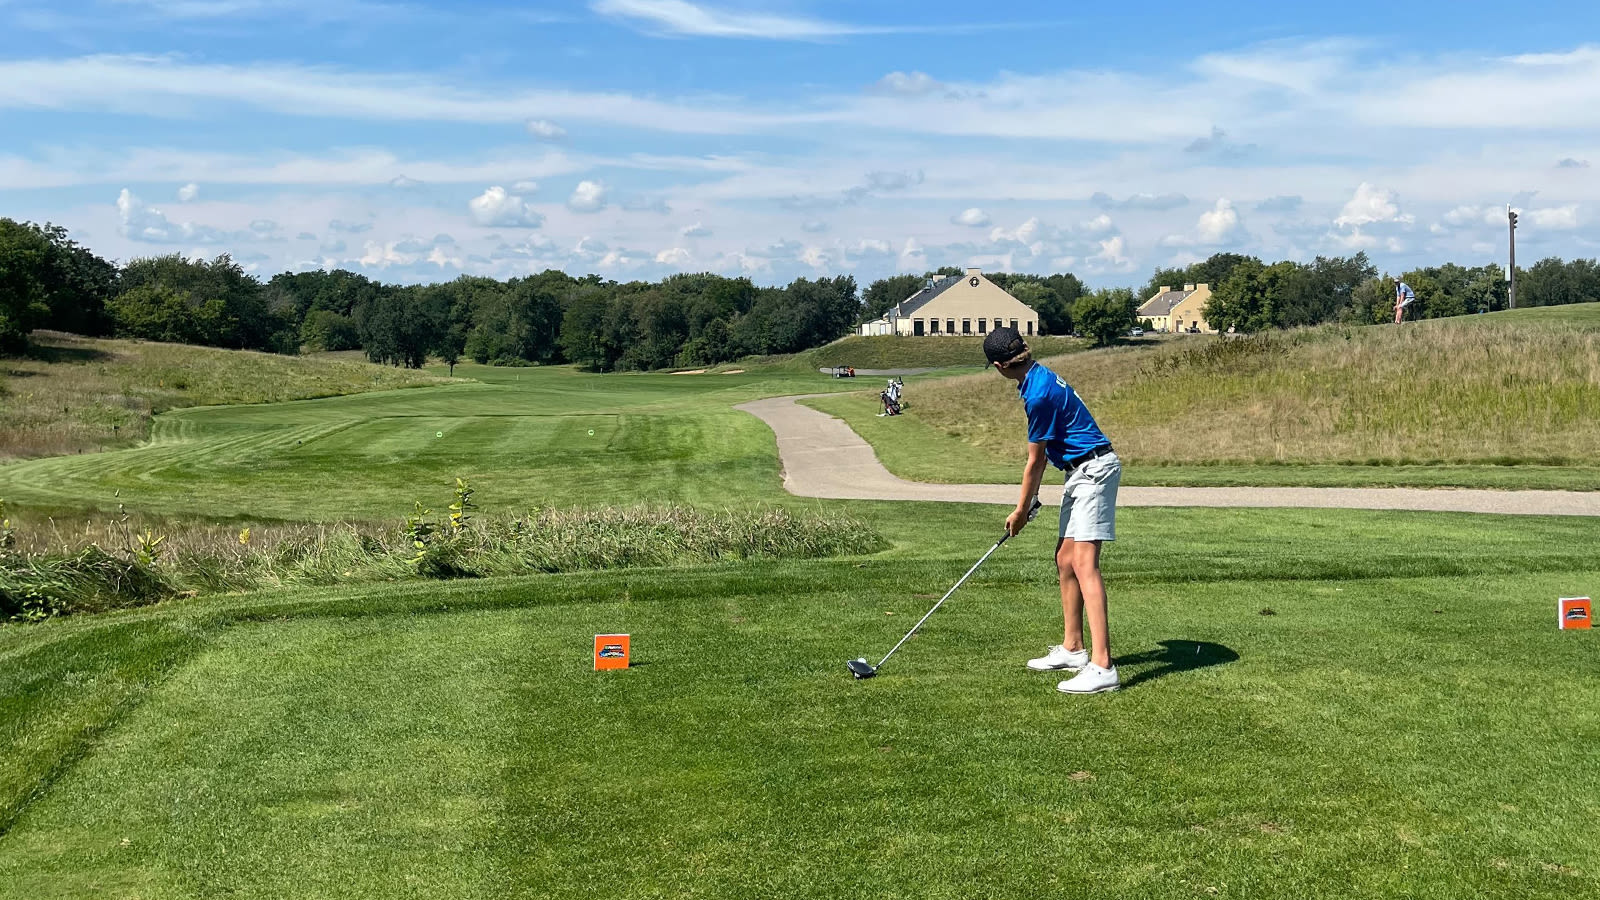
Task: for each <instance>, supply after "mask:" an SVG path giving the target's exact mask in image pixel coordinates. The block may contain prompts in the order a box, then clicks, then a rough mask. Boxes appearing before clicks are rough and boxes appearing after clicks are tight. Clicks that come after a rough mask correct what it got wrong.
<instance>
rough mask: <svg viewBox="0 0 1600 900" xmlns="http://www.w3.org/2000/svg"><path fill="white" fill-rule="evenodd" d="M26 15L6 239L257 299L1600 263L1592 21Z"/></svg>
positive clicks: (1186, 10)
mask: <svg viewBox="0 0 1600 900" xmlns="http://www.w3.org/2000/svg"><path fill="white" fill-rule="evenodd" d="M1298 6H1299V5H1296V4H1282V3H1273V4H1267V3H1260V2H1243V3H1233V4H1230V5H1229V6H1228V7H1227V9H1226V11H1225V12H1219V11H1217V10H1216V9H1215V8H1207V5H1203V4H1192V3H1183V4H1179V3H1167V2H1147V3H1144V4H1140V5H1138V6H1137V7H1129V6H1125V5H1117V4H1095V5H1090V4H1069V3H1008V4H956V3H947V2H937V0H930V2H920V3H887V2H853V3H846V2H822V0H791V2H754V0H718V2H716V3H701V2H698V0H589V2H562V3H544V4H514V3H481V2H476V0H468V2H461V3H451V4H444V3H422V2H415V3H391V2H384V0H78V2H62V0H49V2H46V0H0V215H7V216H11V217H14V218H22V219H31V220H35V221H52V222H56V223H59V224H62V225H65V226H67V227H68V228H69V229H71V231H72V232H73V234H74V236H75V237H78V238H79V239H80V240H82V241H84V242H85V243H87V244H88V245H89V246H91V247H92V248H94V249H95V250H96V251H98V252H100V253H102V254H104V255H107V256H111V257H114V258H117V259H121V260H126V259H129V258H133V257H137V256H146V255H152V254H157V253H170V252H180V253H184V254H186V255H204V256H211V255H215V254H217V253H221V252H228V253H232V254H233V255H234V257H235V258H236V259H239V260H240V261H241V262H243V263H245V264H246V265H247V266H249V267H251V268H252V270H253V271H255V272H257V273H258V274H261V275H263V276H269V275H271V274H273V273H276V272H280V271H285V270H301V269H307V268H316V267H326V268H333V267H344V268H350V269H354V270H357V271H362V272H365V273H367V274H369V275H371V276H373V277H377V278H381V279H384V280H388V281H426V280H441V279H449V278H454V277H456V276H457V275H460V274H462V273H464V272H465V273H472V274H486V275H493V276H497V277H509V276H512V275H519V274H526V273H529V272H534V271H539V270H542V269H544V268H549V267H555V268H561V269H565V270H567V271H569V272H572V273H574V274H582V273H587V272H597V273H600V274H602V275H605V276H607V277H611V278H616V279H619V280H627V279H631V278H646V279H653V278H659V277H661V276H662V275H665V274H669V273H672V272H678V271H704V270H710V271H717V272H722V273H725V274H730V275H733V274H745V275H749V276H751V277H752V278H754V279H756V280H757V281H758V282H761V283H781V282H785V281H788V280H790V279H792V278H794V277H797V276H802V275H803V276H818V275H831V274H838V273H850V274H854V275H856V277H857V278H858V280H860V281H862V282H863V283H864V282H866V281H870V280H872V279H874V278H877V277H881V276H883V275H887V274H892V273H894V272H899V271H916V272H920V271H922V270H923V269H925V268H931V267H935V266H942V265H956V266H966V265H979V266H983V267H984V268H985V269H988V270H1009V271H1029V272H1040V273H1044V272H1055V271H1071V272H1074V273H1076V274H1078V275H1079V276H1080V277H1083V278H1084V279H1085V280H1086V281H1088V282H1089V283H1091V284H1096V285H1108V284H1135V283H1140V282H1142V281H1143V280H1144V279H1145V277H1146V276H1147V275H1148V273H1149V272H1150V270H1151V269H1152V268H1154V267H1156V266H1166V265H1175V264H1182V263H1185V262H1188V261H1192V260H1195V259H1200V258H1204V257H1205V256H1208V255H1210V254H1211V253H1214V252H1217V251H1219V250H1233V251H1240V252H1246V253H1253V254H1257V255H1260V256H1263V257H1267V258H1271V259H1277V258H1293V259H1302V260H1304V259H1310V258H1311V257H1314V256H1316V255H1319V254H1321V255H1331V254H1347V253H1352V252H1355V251H1356V250H1365V251H1366V252H1367V253H1368V254H1369V255H1370V256H1372V258H1373V259H1374V260H1375V261H1376V262H1377V263H1378V264H1379V265H1380V266H1381V267H1383V268H1386V269H1394V270H1398V269H1401V268H1405V267H1409V266H1411V265H1417V264H1424V263H1435V262H1442V261H1446V260H1454V261H1457V262H1462V263H1465V264H1481V263H1484V262H1490V261H1495V260H1501V261H1502V262H1503V257H1504V253H1505V248H1504V243H1505V234H1504V232H1505V226H1504V209H1505V206H1506V204H1508V203H1510V204H1513V205H1515V206H1516V207H1517V208H1519V209H1521V210H1522V211H1523V213H1522V227H1521V229H1520V230H1519V232H1518V240H1519V244H1521V245H1522V248H1521V249H1522V251H1523V258H1524V259H1533V258H1537V257H1539V256H1543V255H1560V256H1567V257H1572V256H1595V255H1596V254H1597V252H1600V251H1597V247H1600V228H1597V225H1596V222H1597V219H1596V215H1595V213H1596V209H1597V208H1600V206H1597V204H1600V178H1597V176H1596V168H1595V166H1597V165H1600V12H1597V11H1596V9H1595V7H1594V5H1593V4H1577V3H1544V4H1540V3H1528V4H1522V5H1512V6H1507V5H1506V4H1492V5H1491V4H1486V3H1485V4H1479V3H1455V4H1445V3H1436V2H1427V3H1395V2H1389V3H1382V4H1380V3H1370V2H1350V3H1345V4H1342V5H1338V6H1333V5H1327V6H1325V7H1322V6H1318V7H1315V8H1311V7H1308V8H1305V9H1301V8H1298Z"/></svg>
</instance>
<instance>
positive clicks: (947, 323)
mask: <svg viewBox="0 0 1600 900" xmlns="http://www.w3.org/2000/svg"><path fill="white" fill-rule="evenodd" d="M944 330H945V331H947V332H949V333H950V334H955V333H956V320H955V319H945V320H944Z"/></svg>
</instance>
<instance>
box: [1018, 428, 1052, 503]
mask: <svg viewBox="0 0 1600 900" xmlns="http://www.w3.org/2000/svg"><path fill="white" fill-rule="evenodd" d="M1048 462H1049V459H1047V458H1046V457H1045V455H1044V445H1043V444H1036V443H1032V442H1029V444H1028V464H1027V465H1026V466H1024V467H1023V469H1022V497H1021V499H1019V500H1018V501H1017V509H1020V510H1023V511H1024V512H1026V511H1027V510H1029V509H1031V508H1032V507H1033V498H1034V497H1037V496H1039V482H1041V481H1043V480H1044V467H1045V464H1046V463H1048Z"/></svg>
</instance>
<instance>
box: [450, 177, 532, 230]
mask: <svg viewBox="0 0 1600 900" xmlns="http://www.w3.org/2000/svg"><path fill="white" fill-rule="evenodd" d="M467 207H468V208H469V209H470V210H471V211H472V220H473V221H474V222H477V223H478V224H479V225H482V226H484V227H486V228H488V227H499V228H538V227H539V226H540V225H542V224H544V216H541V215H539V214H538V213H537V212H534V209H533V207H532V206H529V205H528V203H527V201H525V200H523V199H522V198H521V197H519V196H517V195H516V194H512V193H508V192H507V191H506V189H505V188H503V187H500V186H499V185H495V186H494V187H491V188H489V189H488V190H486V191H484V192H483V193H482V194H479V195H478V196H476V197H474V198H472V199H471V200H469V201H468V202H467Z"/></svg>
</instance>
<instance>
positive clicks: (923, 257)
mask: <svg viewBox="0 0 1600 900" xmlns="http://www.w3.org/2000/svg"><path fill="white" fill-rule="evenodd" d="M927 266H928V257H927V254H926V253H925V252H924V251H923V248H922V242H921V241H919V240H917V239H916V238H906V243H905V246H903V247H901V248H900V269H901V270H902V271H905V272H913V271H921V270H923V269H926V268H927Z"/></svg>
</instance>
